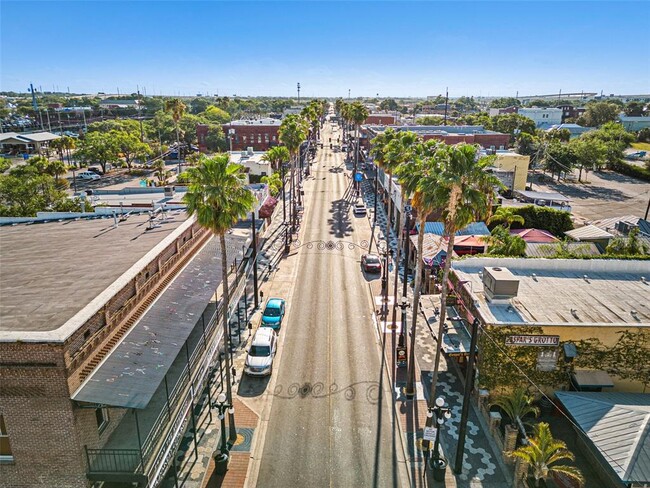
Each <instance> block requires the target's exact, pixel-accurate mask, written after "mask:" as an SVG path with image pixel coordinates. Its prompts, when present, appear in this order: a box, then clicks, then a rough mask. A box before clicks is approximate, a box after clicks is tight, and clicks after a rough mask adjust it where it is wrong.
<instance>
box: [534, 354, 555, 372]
mask: <svg viewBox="0 0 650 488" xmlns="http://www.w3.org/2000/svg"><path fill="white" fill-rule="evenodd" d="M558 356H559V354H558V350H557V349H550V350H549V349H541V350H540V351H539V354H537V371H555V368H556V367H557V358H558Z"/></svg>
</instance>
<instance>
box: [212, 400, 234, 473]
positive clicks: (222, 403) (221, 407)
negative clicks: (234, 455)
mask: <svg viewBox="0 0 650 488" xmlns="http://www.w3.org/2000/svg"><path fill="white" fill-rule="evenodd" d="M212 408H216V409H217V411H218V412H219V414H218V417H219V420H221V447H220V451H219V454H217V455H216V456H215V457H214V462H215V471H216V473H217V474H220V475H223V474H226V471H228V462H229V461H230V456H229V455H228V454H229V452H230V446H229V444H228V441H227V440H226V412H228V413H229V414H231V415H232V414H234V413H235V408H234V407H233V406H232V405H231V404H229V403H227V402H226V394H225V393H223V392H222V393H219V396H218V397H217V401H216V402H214V403H213V404H212Z"/></svg>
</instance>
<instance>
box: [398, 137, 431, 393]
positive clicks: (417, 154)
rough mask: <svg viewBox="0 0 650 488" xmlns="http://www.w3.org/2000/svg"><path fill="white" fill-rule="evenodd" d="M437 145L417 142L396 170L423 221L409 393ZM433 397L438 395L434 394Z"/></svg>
mask: <svg viewBox="0 0 650 488" xmlns="http://www.w3.org/2000/svg"><path fill="white" fill-rule="evenodd" d="M438 147H439V143H438V142H436V141H427V142H424V143H421V144H418V145H417V146H416V147H415V148H414V151H413V157H412V159H411V160H410V161H408V162H406V163H405V164H403V165H402V166H400V167H399V168H398V170H397V174H398V176H399V179H400V185H401V187H402V190H403V193H404V195H412V198H411V203H412V205H413V207H414V208H415V209H416V211H417V216H418V220H419V224H420V231H419V232H418V250H417V264H416V268H415V284H414V289H413V306H412V307H413V315H412V322H411V345H410V346H411V349H410V351H409V362H408V366H409V370H408V381H407V385H406V392H407V394H409V395H412V394H413V393H414V388H415V333H416V326H417V317H418V306H419V304H420V291H421V290H420V289H421V287H422V285H421V284H422V267H423V260H422V253H423V250H424V225H425V223H426V221H427V216H428V215H429V214H430V213H431V212H433V211H434V210H436V208H437V207H438V201H437V200H436V198H435V197H436V194H435V192H436V189H437V184H438V176H439V172H440V163H439V161H438V159H437V157H436V156H437V153H438ZM430 398H435V396H433V397H430Z"/></svg>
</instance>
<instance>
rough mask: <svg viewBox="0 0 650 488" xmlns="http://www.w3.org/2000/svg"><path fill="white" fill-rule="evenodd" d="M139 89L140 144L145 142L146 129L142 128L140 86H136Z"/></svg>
mask: <svg viewBox="0 0 650 488" xmlns="http://www.w3.org/2000/svg"><path fill="white" fill-rule="evenodd" d="M136 87H137V89H138V100H137V103H138V120H139V121H140V142H144V129H143V128H142V114H141V113H140V86H139V85H136Z"/></svg>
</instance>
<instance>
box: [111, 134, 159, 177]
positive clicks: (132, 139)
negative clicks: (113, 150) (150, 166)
mask: <svg viewBox="0 0 650 488" xmlns="http://www.w3.org/2000/svg"><path fill="white" fill-rule="evenodd" d="M109 136H111V137H112V138H113V142H114V143H115V145H116V146H117V149H118V151H119V153H120V154H121V155H122V157H123V158H124V161H125V162H126V167H127V168H129V169H131V167H132V166H133V161H134V160H136V159H138V160H140V161H146V160H147V158H148V157H149V156H151V154H152V153H153V151H152V150H151V147H150V146H149V144H145V143H144V142H141V141H140V137H139V136H137V135H136V134H134V133H132V132H120V131H111V132H109Z"/></svg>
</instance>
